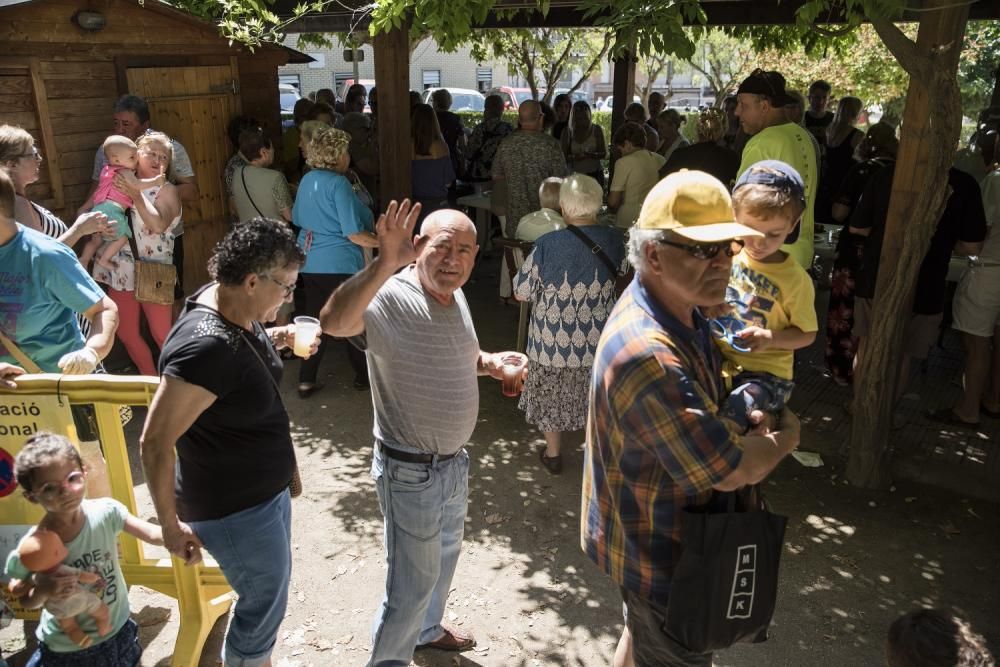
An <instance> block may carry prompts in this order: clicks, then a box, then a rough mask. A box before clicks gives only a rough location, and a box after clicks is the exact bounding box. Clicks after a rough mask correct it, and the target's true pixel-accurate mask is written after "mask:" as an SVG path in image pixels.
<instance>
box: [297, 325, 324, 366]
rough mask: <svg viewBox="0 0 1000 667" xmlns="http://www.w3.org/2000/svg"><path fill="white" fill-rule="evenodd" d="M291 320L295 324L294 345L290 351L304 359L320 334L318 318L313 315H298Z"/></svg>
mask: <svg viewBox="0 0 1000 667" xmlns="http://www.w3.org/2000/svg"><path fill="white" fill-rule="evenodd" d="M292 322H293V323H294V324H295V347H294V348H293V350H292V351H293V352H295V356H297V357H302V358H303V359H305V358H306V357H308V356H309V351H310V349H311V348H312V344H313V343H314V342H315V341H316V337H317V336H319V334H320V325H319V320H317V319H316V318H315V317H305V316H304V315H300V316H299V317H296V318H295V319H294V320H292Z"/></svg>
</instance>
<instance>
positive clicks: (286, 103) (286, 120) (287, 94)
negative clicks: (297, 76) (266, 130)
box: [278, 83, 302, 128]
mask: <svg viewBox="0 0 1000 667" xmlns="http://www.w3.org/2000/svg"><path fill="white" fill-rule="evenodd" d="M301 97H302V96H301V95H299V89H298V88H296V87H295V86H293V85H292V84H290V83H279V84H278V99H279V104H278V105H279V106H280V107H281V127H284V128H288V127H291V126H292V125H294V121H293V120H292V109H293V108H294V107H295V103H296V102H298V101H299V98H301Z"/></svg>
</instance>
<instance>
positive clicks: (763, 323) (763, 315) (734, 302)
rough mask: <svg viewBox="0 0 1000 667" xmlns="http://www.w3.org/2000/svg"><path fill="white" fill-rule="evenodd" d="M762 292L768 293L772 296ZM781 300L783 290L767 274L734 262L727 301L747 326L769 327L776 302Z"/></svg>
mask: <svg viewBox="0 0 1000 667" xmlns="http://www.w3.org/2000/svg"><path fill="white" fill-rule="evenodd" d="M735 285H738V286H739V288H738V287H736V286H735ZM761 294H767V295H769V296H770V297H771V298H767V297H765V296H761ZM780 300H781V290H780V289H778V286H777V285H775V284H774V283H772V282H771V281H770V280H768V278H767V276H765V275H763V274H761V273H757V272H756V271H754V270H753V269H751V268H750V267H748V266H745V265H739V264H733V270H732V274H731V279H730V281H729V287H727V288H726V303H728V304H730V305H731V306H733V310H734V311H735V313H736V315H737V316H738V317H739V318H740V319H741V320H743V323H744V324H745V325H746V326H758V327H761V328H763V329H767V328H768V325H767V323H768V318H769V316H770V314H771V311H773V310H774V304H775V303H777V302H780Z"/></svg>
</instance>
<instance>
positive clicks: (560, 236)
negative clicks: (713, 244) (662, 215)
mask: <svg viewBox="0 0 1000 667" xmlns="http://www.w3.org/2000/svg"><path fill="white" fill-rule="evenodd" d="M578 229H580V230H581V231H582V232H583V233H584V234H586V235H587V237H588V238H590V240H591V241H592V242H594V243H597V244H599V245H600V246H601V248H602V249H603V250H604V252H605V254H607V256H608V257H609V258H610V259H611V261H612V262H613V263H614V264H615V265H616V266H620V265H621V264H622V262H623V260H624V258H625V246H624V243H623V239H622V234H621V231H620V230H618V229H616V228H614V227H608V226H604V225H588V226H581V227H578ZM514 295H515V296H516V297H517V298H518V299H521V300H530V301H531V302H532V304H533V307H532V310H531V324H530V326H529V329H528V349H527V355H528V360H529V370H528V379H527V381H526V382H525V385H524V392H523V393H522V394H521V400H520V402H519V404H518V407H520V408H521V410H523V411H524V418H525V420H526V421H527V422H528V423H530V424H534V425H535V426H536V427H538V429H539V430H541V431H547V432H558V431H575V430H577V429H581V428H583V427H584V426H585V424H586V421H587V392H588V390H589V388H590V369H591V367H592V366H593V365H594V353H595V352H596V351H597V341H598V340H600V337H601V331H602V330H603V329H604V323H605V322H607V319H608V316H609V315H610V314H611V308H612V307H613V306H614V304H615V275H614V274H613V273H612V272H611V270H610V269H609V268H608V266H607V264H606V263H605V262H603V261H602V260H601V258H600V257H599V256H597V255H595V254H594V253H593V252H591V246H588V245H586V244H584V243H583V242H582V241H581V240H580V239H579V238H577V237H576V236H574V234H573V233H572V232H571V231H569V230H566V229H561V230H558V231H554V232H549V233H548V234H545V235H544V236H542V237H540V238H539V239H538V240H537V241H535V246H534V248H533V249H532V251H531V253H530V254H529V255H528V257H527V259H525V260H524V264H522V265H521V270H520V271H519V272H518V274H517V275H516V276H515V277H514Z"/></svg>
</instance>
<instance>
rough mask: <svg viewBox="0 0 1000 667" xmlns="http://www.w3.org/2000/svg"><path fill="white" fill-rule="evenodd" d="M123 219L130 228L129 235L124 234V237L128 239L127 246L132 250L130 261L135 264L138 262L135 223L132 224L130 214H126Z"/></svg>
mask: <svg viewBox="0 0 1000 667" xmlns="http://www.w3.org/2000/svg"><path fill="white" fill-rule="evenodd" d="M125 219H126V220H127V222H126V223H125V224H126V225H128V226H129V227H131V228H132V234H131V235H129V234H126V235H125V238H127V239H128V246H129V248H130V249H131V250H132V261H133V262H134V263H135V264H138V263H139V246H137V245H136V244H135V236H136V234H135V225H134V224H132V216H131V215H126V216H125Z"/></svg>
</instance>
